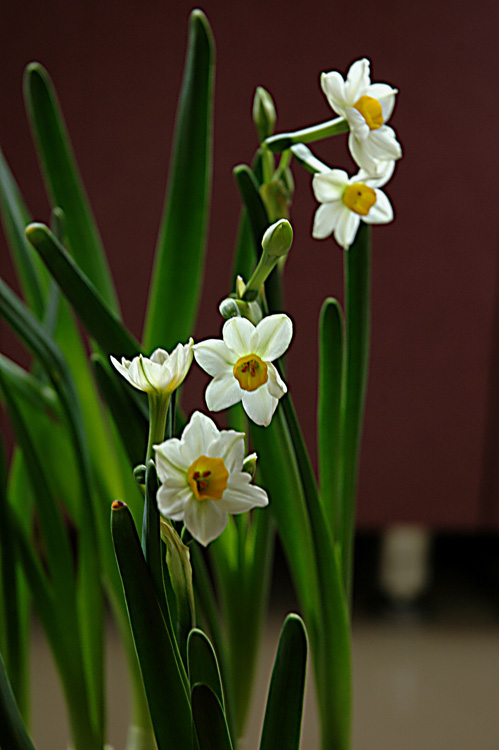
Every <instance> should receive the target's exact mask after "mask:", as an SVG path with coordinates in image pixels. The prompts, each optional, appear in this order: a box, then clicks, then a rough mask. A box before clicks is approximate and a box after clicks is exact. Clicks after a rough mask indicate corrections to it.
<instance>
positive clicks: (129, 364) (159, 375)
mask: <svg viewBox="0 0 499 750" xmlns="http://www.w3.org/2000/svg"><path fill="white" fill-rule="evenodd" d="M193 344H194V341H193V339H189V342H188V343H187V344H178V345H177V346H176V347H175V349H174V350H173V351H172V353H171V354H168V352H166V351H165V350H164V349H156V350H155V351H154V352H153V353H152V354H151V357H150V359H148V358H147V357H143V356H142V354H139V355H138V356H137V357H134V358H133V359H132V360H131V361H130V360H128V359H125V358H124V357H123V358H122V360H121V364H120V363H119V362H118V360H117V359H115V358H114V357H111V362H112V363H113V365H114V366H115V367H116V369H117V370H118V372H120V373H121V374H122V375H123V377H124V378H126V379H127V380H128V382H129V383H131V384H132V385H133V386H134V388H138V389H139V391H145V392H146V393H150V394H165V393H172V392H173V391H174V390H175V389H176V388H178V387H179V385H180V384H181V383H182V382H183V380H184V378H185V376H186V375H187V373H188V372H189V367H190V366H191V362H192V346H193Z"/></svg>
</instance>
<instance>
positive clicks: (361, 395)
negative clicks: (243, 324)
mask: <svg viewBox="0 0 499 750" xmlns="http://www.w3.org/2000/svg"><path fill="white" fill-rule="evenodd" d="M370 236H371V233H370V227H369V225H368V224H364V223H361V225H360V228H359V231H358V232H357V237H356V238H355V242H354V243H353V245H352V246H351V247H350V249H349V250H347V251H346V252H345V253H344V259H345V260H344V263H345V270H344V281H345V336H346V352H345V367H344V381H343V383H344V388H343V389H342V408H341V412H342V413H341V438H342V466H341V469H342V471H341V477H340V482H341V484H340V497H341V502H342V508H341V511H342V512H341V529H342V535H341V539H342V568H343V581H344V585H345V592H346V596H347V600H350V598H351V589H352V572H353V559H352V557H353V542H354V532H355V505H356V493H357V475H358V466H359V454H360V441H361V436H362V422H363V416H364V403H365V394H366V386H367V372H368V364H369V340H370V331H371V325H370V317H371V316H370V308H371V304H370V296H371V270H370V255H371V242H370Z"/></svg>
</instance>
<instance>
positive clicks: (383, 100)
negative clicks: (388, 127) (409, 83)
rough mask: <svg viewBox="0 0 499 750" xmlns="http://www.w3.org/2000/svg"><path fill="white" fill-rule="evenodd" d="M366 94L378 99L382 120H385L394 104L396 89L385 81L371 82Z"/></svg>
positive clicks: (389, 115)
mask: <svg viewBox="0 0 499 750" xmlns="http://www.w3.org/2000/svg"><path fill="white" fill-rule="evenodd" d="M366 94H367V95H368V96H372V97H373V99H377V100H378V101H379V103H380V104H381V107H382V109H383V121H384V122H387V121H388V120H389V119H390V117H391V114H392V112H393V108H394V106H395V97H396V95H397V89H394V88H392V87H391V86H389V85H388V84H387V83H373V84H371V85H370V86H369V88H368V90H367V91H366Z"/></svg>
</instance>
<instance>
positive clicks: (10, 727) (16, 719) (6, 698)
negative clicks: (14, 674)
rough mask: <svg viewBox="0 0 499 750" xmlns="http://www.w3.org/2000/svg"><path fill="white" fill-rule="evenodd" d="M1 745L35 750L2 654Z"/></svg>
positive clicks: (0, 688)
mask: <svg viewBox="0 0 499 750" xmlns="http://www.w3.org/2000/svg"><path fill="white" fill-rule="evenodd" d="M0 747H4V748H5V749H6V750H7V748H8V750H35V748H34V746H33V743H32V742H31V739H30V737H29V735H28V732H27V730H26V727H25V726H24V722H23V720H22V718H21V714H20V713H19V708H18V707H17V703H16V699H15V698H14V694H13V692H12V688H11V686H10V683H9V678H8V677H7V672H6V670H5V666H4V663H3V660H2V657H1V655H0Z"/></svg>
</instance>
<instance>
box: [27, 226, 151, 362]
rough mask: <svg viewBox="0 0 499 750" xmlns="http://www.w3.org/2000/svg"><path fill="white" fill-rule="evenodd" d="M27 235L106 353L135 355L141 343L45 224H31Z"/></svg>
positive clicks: (126, 355) (84, 323)
mask: <svg viewBox="0 0 499 750" xmlns="http://www.w3.org/2000/svg"><path fill="white" fill-rule="evenodd" d="M26 237H27V238H28V240H29V241H30V242H31V244H32V245H33V247H34V248H35V249H36V250H37V251H38V253H39V254H40V257H41V258H42V260H43V261H44V263H45V264H46V266H47V268H48V269H49V271H50V273H51V274H52V276H53V277H54V279H55V280H56V281H57V283H58V285H59V287H60V288H61V291H62V292H63V294H64V295H65V296H66V297H67V299H68V300H69V302H70V303H71V305H72V306H73V308H74V310H75V312H76V313H77V315H78V317H79V319H80V320H81V322H82V323H83V325H84V326H85V328H86V329H87V331H88V332H89V334H90V335H91V336H93V338H94V339H95V340H96V341H97V342H98V343H99V345H100V346H101V347H102V349H103V350H104V351H105V352H106V354H110V353H115V354H119V355H122V356H125V357H133V356H134V355H135V354H137V353H138V351H139V344H138V342H137V341H136V340H135V339H134V337H133V336H132V334H131V333H129V332H128V331H127V330H126V328H125V327H124V326H123V324H122V323H121V322H120V320H119V318H118V317H117V316H116V314H115V313H114V312H113V311H112V310H111V309H110V308H109V306H108V304H106V302H105V301H104V299H103V298H102V296H101V295H100V294H99V292H98V291H97V289H96V287H95V286H94V285H93V284H92V282H91V281H90V280H89V279H88V278H87V277H86V276H85V274H84V273H83V272H82V271H81V270H80V269H79V268H78V266H77V265H76V263H75V262H74V260H73V259H72V258H71V256H70V255H69V253H67V252H66V250H65V249H64V247H63V246H62V245H61V243H60V242H59V241H58V240H57V239H56V237H54V235H53V234H52V232H51V231H50V229H49V228H48V227H46V226H45V225H44V224H36V223H35V224H30V225H29V226H28V227H27V229H26Z"/></svg>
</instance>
